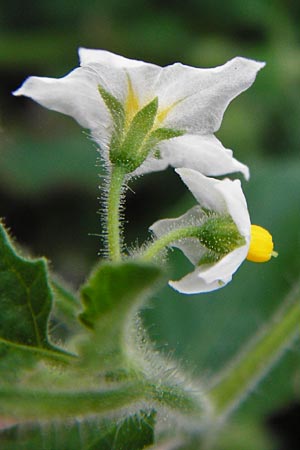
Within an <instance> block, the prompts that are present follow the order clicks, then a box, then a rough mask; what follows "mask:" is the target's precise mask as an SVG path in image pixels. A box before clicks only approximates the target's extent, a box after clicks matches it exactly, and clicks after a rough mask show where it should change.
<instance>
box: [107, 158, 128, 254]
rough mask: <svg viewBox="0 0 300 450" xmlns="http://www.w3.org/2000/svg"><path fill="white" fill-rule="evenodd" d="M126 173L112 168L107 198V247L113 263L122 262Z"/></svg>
mask: <svg viewBox="0 0 300 450" xmlns="http://www.w3.org/2000/svg"><path fill="white" fill-rule="evenodd" d="M124 179H125V172H124V170H123V168H122V167H120V166H117V165H114V166H112V168H111V173H110V182H109V191H108V197H107V216H106V219H107V223H106V226H107V230H106V231H107V247H108V256H109V258H110V259H111V261H120V260H121V248H122V237H121V222H120V206H121V199H122V193H123V184H124Z"/></svg>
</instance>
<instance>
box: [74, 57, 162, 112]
mask: <svg viewBox="0 0 300 450" xmlns="http://www.w3.org/2000/svg"><path fill="white" fill-rule="evenodd" d="M78 53H79V58H80V63H81V65H82V66H89V67H92V68H94V69H95V70H96V72H97V73H98V74H99V75H100V74H101V72H102V70H103V68H104V67H106V68H107V70H109V71H110V72H111V74H112V76H113V72H114V71H115V69H117V71H120V70H121V71H122V73H123V76H124V79H125V85H126V93H127V82H128V81H127V78H126V75H128V77H129V79H130V82H131V84H132V88H133V91H134V93H135V95H136V96H137V98H138V100H139V103H140V107H141V108H142V107H143V106H145V104H146V103H148V102H150V101H151V100H153V98H154V97H156V93H155V92H153V90H152V89H151V87H152V86H153V85H154V84H155V82H156V80H157V78H158V76H159V74H160V72H161V71H162V70H163V69H162V67H159V66H157V65H155V64H150V63H145V62H144V61H138V60H135V59H128V58H124V57H123V56H120V55H116V54H114V53H111V52H108V51H106V50H93V49H87V48H79V51H78ZM123 84H124V83H123ZM106 89H107V90H108V91H109V92H111V93H113V91H112V90H111V88H110V79H109V77H108V78H107V86H106ZM114 95H115V96H116V97H117V98H119V99H120V100H121V101H125V98H123V99H122V98H120V96H119V95H118V94H116V93H115V94H114Z"/></svg>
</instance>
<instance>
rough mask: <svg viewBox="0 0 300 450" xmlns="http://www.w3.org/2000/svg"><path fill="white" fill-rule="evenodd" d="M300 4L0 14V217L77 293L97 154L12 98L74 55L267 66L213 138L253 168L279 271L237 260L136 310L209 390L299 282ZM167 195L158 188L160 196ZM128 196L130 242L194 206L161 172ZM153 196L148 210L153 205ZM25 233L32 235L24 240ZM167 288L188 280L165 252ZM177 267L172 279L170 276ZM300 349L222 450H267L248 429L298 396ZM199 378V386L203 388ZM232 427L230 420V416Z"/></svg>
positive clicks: (21, 5) (257, 213)
mask: <svg viewBox="0 0 300 450" xmlns="http://www.w3.org/2000/svg"><path fill="white" fill-rule="evenodd" d="M299 20H300V3H299V2H298V1H296V0H285V1H283V0H282V1H280V0H275V1H273V2H271V1H267V0H253V1H251V2H240V1H238V0H228V1H227V2H222V1H221V0H213V1H211V2H204V1H200V0H186V1H185V2H184V4H183V3H182V2H181V1H179V0H173V1H171V0H160V1H158V0H153V1H147V0H139V1H138V0H127V1H126V2H122V1H121V0H101V1H97V0H72V1H70V0H59V1H58V0H52V1H50V0H48V1H43V2H39V1H37V0H31V1H30V2H23V1H21V0H12V1H10V2H9V1H5V0H3V1H2V2H1V5H0V74H1V91H0V125H1V140H0V199H1V211H0V215H1V216H4V217H5V218H6V223H7V224H8V225H9V226H10V227H11V228H12V231H13V233H14V234H15V235H16V236H17V238H18V240H19V241H20V242H21V243H22V244H23V245H25V246H28V247H29V248H30V250H31V251H32V252H33V253H35V254H42V253H44V254H45V255H46V256H48V257H49V258H50V259H51V261H52V266H53V269H54V270H56V271H57V272H59V273H61V274H62V275H63V276H64V277H65V278H67V279H68V280H69V281H70V282H71V283H73V284H75V285H78V284H79V282H81V281H82V280H83V278H84V277H85V276H86V274H87V273H88V272H89V267H90V264H91V263H92V262H94V261H96V260H97V253H98V250H99V248H100V238H99V237H97V236H96V237H91V236H88V233H96V234H101V226H100V219H99V217H97V215H96V210H97V209H99V208H101V200H100V201H99V202H97V194H98V192H97V184H100V182H101V178H100V179H99V178H97V174H100V175H101V168H100V167H99V165H98V166H96V162H97V153H96V150H95V145H94V144H93V143H92V142H91V141H90V140H89V139H87V136H86V135H85V133H82V131H81V130H80V128H79V127H78V126H77V124H75V123H73V122H72V120H71V119H70V118H66V117H63V116H61V115H59V114H56V113H53V112H49V111H45V110H43V109H42V108H41V107H40V106H38V105H36V104H33V103H32V102H31V101H30V100H28V99H16V98H13V97H12V96H11V95H10V92H11V91H12V90H14V89H16V88H17V87H18V85H19V84H20V83H21V82H22V81H23V79H24V78H25V77H26V76H28V75H31V74H35V75H45V76H55V77H59V76H63V75H64V74H65V73H66V72H68V71H69V70H71V69H72V68H73V67H75V66H76V65H77V57H76V48H77V47H78V46H86V47H91V48H104V49H107V50H111V51H114V52H116V53H121V54H123V55H125V56H127V57H132V58H136V59H143V60H146V61H151V62H154V63H157V64H161V65H166V64H170V63H172V62H174V61H181V62H183V63H185V64H190V65H195V66H202V67H209V66H215V65H219V64H223V63H224V62H225V61H226V60H228V59H230V58H232V57H234V56H236V55H241V56H245V57H251V58H254V59H259V60H264V61H266V62H267V66H266V68H265V69H264V70H263V71H262V72H261V73H260V74H259V76H258V79H257V81H256V82H255V84H254V85H253V87H252V88H251V89H250V90H249V91H248V92H246V93H244V94H243V95H242V96H241V97H239V98H238V99H236V100H235V101H234V102H233V104H232V105H231V106H230V107H229V109H228V111H227V112H226V114H225V117H224V121H223V124H222V127H221V130H220V131H219V132H218V137H219V138H220V139H221V140H222V142H223V143H224V145H225V146H227V147H229V148H232V149H234V151H235V156H236V157H237V158H239V159H241V160H242V161H243V162H246V163H248V164H249V166H250V168H251V172H252V178H251V180H250V182H249V183H248V184H246V183H244V188H245V192H246V196H247V199H248V203H249V208H250V211H251V213H252V220H253V222H256V223H259V224H261V225H263V226H266V227H267V228H269V229H270V230H271V231H272V232H273V235H274V240H275V243H276V249H277V250H278V251H279V257H278V259H277V260H273V261H271V262H270V263H269V264H267V265H254V264H251V263H248V262H246V263H245V264H244V265H243V266H242V267H241V269H240V270H239V272H238V273H237V274H236V275H235V276H234V281H233V282H232V283H231V284H230V285H229V286H228V287H226V288H225V289H222V290H220V291H218V292H216V293H211V294H207V295H205V296H203V295H202V296H192V297H184V296H182V295H179V294H177V293H176V292H174V291H172V290H171V289H169V288H167V287H166V288H165V289H164V290H163V291H162V292H161V293H160V294H159V295H157V297H156V298H155V299H153V302H152V304H151V308H149V309H148V310H147V311H145V320H146V322H147V324H148V325H149V330H150V332H151V335H152V337H153V339H155V340H156V341H157V345H158V347H159V348H161V349H163V350H165V351H166V352H172V353H174V356H176V357H178V358H179V359H180V361H181V362H182V365H184V366H186V367H187V368H188V369H189V370H191V371H192V373H193V374H194V375H195V376H197V375H198V373H199V370H200V369H201V370H202V372H203V371H204V375H205V377H206V378H207V379H209V377H210V376H211V373H212V371H213V370H215V369H216V368H219V367H221V366H222V365H223V363H224V362H226V361H227V360H228V358H230V357H231V356H232V355H233V354H234V353H235V352H236V351H237V350H238V349H239V348H240V345H241V344H242V343H243V342H245V341H246V340H247V338H248V337H249V336H250V335H251V334H252V333H253V332H255V330H256V329H257V328H258V327H259V326H260V325H261V324H262V323H263V322H264V320H266V319H267V318H268V317H270V315H271V313H272V311H273V310H274V309H275V308H276V306H278V304H280V303H281V301H282V299H283V297H284V296H285V295H286V294H287V292H288V290H289V289H290V288H291V287H292V286H293V283H294V282H295V280H296V279H297V278H298V277H299V272H300V270H299V269H300V267H299V252H300V232H299V220H300V214H299V204H300V202H299V200H300V177H299V171H300V159H299V143H300V127H299V120H300V89H299V85H300V63H299V61H300V46H299V41H300V28H299ZM166 185H168V189H167V190H165V189H161V187H162V186H166ZM132 187H133V190H134V191H135V192H136V194H133V193H129V194H128V201H127V204H128V210H127V219H128V221H129V225H128V224H126V228H127V229H126V238H127V239H128V241H129V242H130V241H131V240H132V239H135V238H136V236H138V238H139V240H140V241H142V240H143V239H144V238H145V237H146V236H147V234H146V230H147V227H148V226H149V225H150V224H151V223H152V222H154V220H156V219H158V218H163V217H166V214H169V215H170V216H171V215H175V214H177V213H182V212H183V211H185V210H186V208H187V207H188V206H189V205H190V204H193V200H192V199H191V196H189V195H187V194H186V191H185V189H184V187H183V186H182V185H181V183H180V182H179V180H178V179H177V176H176V175H174V174H173V172H172V171H171V170H168V171H167V172H164V173H162V174H153V175H148V176H146V177H144V178H143V179H140V180H137V181H136V182H135V183H134V185H133V186H132ZM158 198H159V199H160V201H159V202H158V201H157V199H158ZM30 230H32V231H30ZM173 266H174V277H175V276H180V274H183V273H185V271H186V270H189V266H188V262H187V261H186V260H185V258H184V257H183V256H182V255H181V254H179V252H175V251H174V252H173V257H172V267H173ZM175 267H177V269H175ZM299 373H300V367H299V343H297V344H295V346H294V347H293V348H292V349H291V350H290V351H289V352H288V354H287V355H286V356H285V357H284V359H283V360H282V362H280V363H279V364H278V366H277V367H276V368H275V370H274V371H273V372H272V374H270V375H269V376H268V377H267V378H266V379H265V381H264V382H263V383H262V384H261V385H260V386H259V387H258V388H256V390H255V392H254V393H253V394H252V396H251V397H250V399H249V400H248V401H247V402H245V404H244V406H243V407H242V409H241V410H240V411H239V413H237V414H236V416H234V417H238V420H239V422H238V425H235V422H233V425H232V427H231V428H230V427H229V428H228V429H227V431H226V436H225V435H224V436H223V438H222V442H223V444H222V445H221V444H220V447H218V448H220V449H224V450H225V449H227V448H228V449H229V448H230V449H231V450H232V449H234V448H245V445H244V444H245V441H246V440H247V441H248V442H251V443H252V444H253V445H252V446H249V448H266V446H265V447H264V444H261V442H263V441H261V437H260V434H259V433H258V432H257V423H258V422H260V423H262V421H263V420H265V417H266V416H267V414H270V413H271V412H272V411H273V410H274V409H276V408H279V407H280V406H282V405H284V404H287V403H288V402H289V401H291V399H293V398H294V399H295V398H296V399H297V398H299V383H300V382H299V379H300V378H299ZM204 381H205V380H204ZM234 420H235V419H234Z"/></svg>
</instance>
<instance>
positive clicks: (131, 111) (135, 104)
mask: <svg viewBox="0 0 300 450" xmlns="http://www.w3.org/2000/svg"><path fill="white" fill-rule="evenodd" d="M127 82H128V93H127V98H126V102H125V114H126V125H127V126H128V125H129V124H130V122H131V121H132V119H133V117H134V116H135V115H136V113H137V112H138V110H139V99H138V97H137V96H136V94H135V92H134V89H133V86H132V83H131V79H130V78H129V76H127Z"/></svg>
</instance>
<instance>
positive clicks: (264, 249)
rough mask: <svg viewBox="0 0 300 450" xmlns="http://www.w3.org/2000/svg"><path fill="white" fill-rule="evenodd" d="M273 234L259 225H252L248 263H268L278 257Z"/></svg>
mask: <svg viewBox="0 0 300 450" xmlns="http://www.w3.org/2000/svg"><path fill="white" fill-rule="evenodd" d="M273 249H274V244H273V240H272V236H271V234H270V233H269V232H268V231H267V230H265V228H263V227H260V226H259V225H251V240H250V246H249V251H248V255H247V259H248V261H253V262H266V261H269V260H270V259H271V257H272V256H274V257H276V256H278V253H277V252H275V251H274V250H273Z"/></svg>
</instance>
